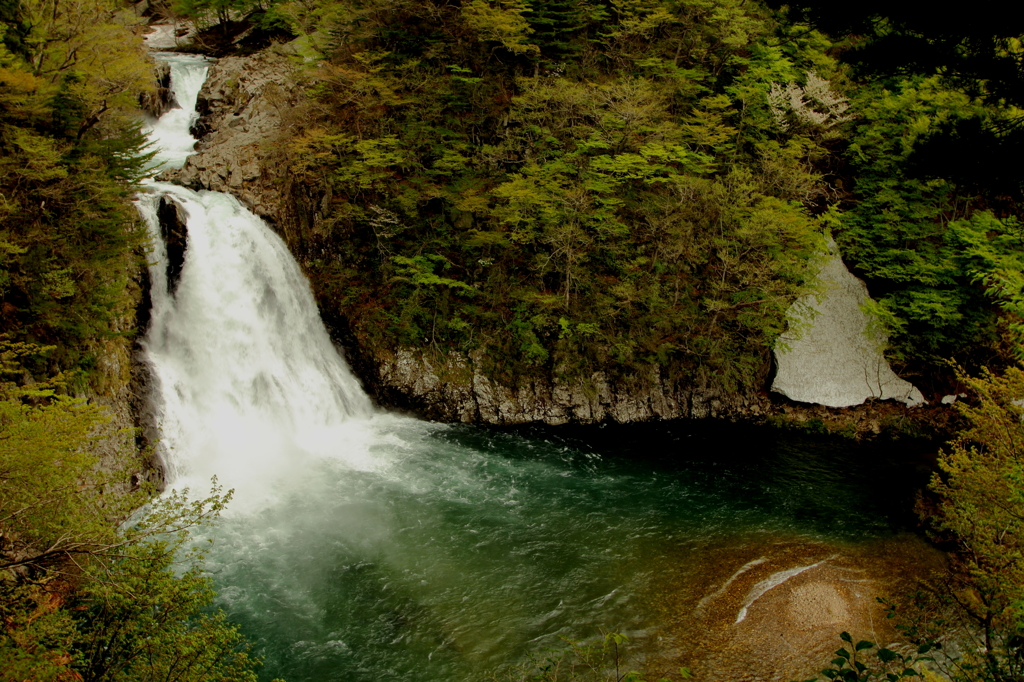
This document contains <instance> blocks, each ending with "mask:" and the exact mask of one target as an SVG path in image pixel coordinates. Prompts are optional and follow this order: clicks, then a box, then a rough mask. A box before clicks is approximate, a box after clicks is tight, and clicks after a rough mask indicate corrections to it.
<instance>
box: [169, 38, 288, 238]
mask: <svg viewBox="0 0 1024 682" xmlns="http://www.w3.org/2000/svg"><path fill="white" fill-rule="evenodd" d="M299 96H300V94H299V93H298V92H297V91H296V78H295V72H294V67H293V66H292V64H291V62H289V61H288V59H287V58H286V57H285V56H284V55H281V54H277V53H275V52H273V51H271V50H265V51H263V52H260V53H257V54H255V55H251V56H246V57H225V58H223V59H219V60H217V61H216V62H215V63H214V64H213V65H212V66H211V67H210V72H209V76H208V78H207V80H206V83H205V84H204V85H203V88H202V90H201V91H200V93H199V98H198V102H197V105H196V109H197V111H198V112H199V114H200V117H199V119H198V121H197V122H196V124H195V125H194V126H193V128H192V134H193V135H194V136H196V137H197V138H198V139H199V144H198V145H197V146H196V149H197V151H198V153H197V154H195V155H193V156H191V157H189V159H188V161H187V162H186V164H185V166H184V167H182V168H181V169H179V170H175V171H168V172H166V173H165V174H164V178H165V179H167V180H173V181H177V182H179V183H181V184H183V185H185V186H187V187H192V188H194V189H209V190H214V191H218V192H230V193H231V194H233V195H234V196H235V197H237V198H238V199H239V201H241V202H242V203H243V204H245V205H246V206H247V207H249V208H250V209H251V210H252V211H253V212H255V213H257V214H258V215H261V216H263V217H264V218H268V219H270V220H271V222H275V223H277V222H280V221H281V220H282V218H284V219H287V217H286V216H282V213H283V212H284V211H285V209H286V202H285V201H284V198H283V196H282V192H281V184H282V183H281V182H280V180H281V179H280V178H278V177H277V176H276V170H277V169H275V168H269V169H268V168H265V159H266V154H265V153H264V152H265V145H266V144H267V143H268V142H271V141H272V140H274V139H276V138H277V137H278V135H279V134H280V131H281V128H282V112H283V111H285V110H287V109H289V108H290V107H292V106H294V105H295V104H296V102H297V100H298V98H299Z"/></svg>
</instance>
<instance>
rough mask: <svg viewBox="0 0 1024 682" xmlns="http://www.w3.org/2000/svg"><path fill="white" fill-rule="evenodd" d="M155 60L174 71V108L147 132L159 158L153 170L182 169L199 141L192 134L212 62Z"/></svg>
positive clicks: (174, 57) (182, 57)
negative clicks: (197, 106)
mask: <svg viewBox="0 0 1024 682" xmlns="http://www.w3.org/2000/svg"><path fill="white" fill-rule="evenodd" d="M154 57H155V58H156V59H158V60H160V61H162V62H166V63H167V64H169V65H170V67H171V96H172V97H173V101H174V106H172V107H171V108H170V109H168V110H167V111H166V112H165V113H164V115H163V116H161V117H160V118H159V120H156V119H154V120H151V121H149V122H148V123H147V125H146V127H145V130H146V134H147V135H148V137H149V139H150V141H151V142H152V143H153V148H154V149H155V150H156V156H155V157H154V159H153V167H154V170H164V169H168V168H181V167H182V166H184V165H185V160H186V159H187V158H188V157H189V156H190V155H191V154H194V153H195V146H196V138H194V137H192V133H191V132H189V130H190V128H191V127H192V125H193V124H194V123H195V122H196V120H197V119H198V118H199V114H198V113H197V112H196V101H197V100H198V98H199V90H200V89H201V88H202V87H203V83H204V82H205V81H206V74H207V72H208V70H209V66H210V62H209V60H208V59H206V58H205V57H201V56H198V55H186V54H172V53H157V54H155V55H154Z"/></svg>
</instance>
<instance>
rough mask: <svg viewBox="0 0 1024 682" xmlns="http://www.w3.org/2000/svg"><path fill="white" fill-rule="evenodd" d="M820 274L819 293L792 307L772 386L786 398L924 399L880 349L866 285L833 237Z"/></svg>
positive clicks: (843, 402)
mask: <svg viewBox="0 0 1024 682" xmlns="http://www.w3.org/2000/svg"><path fill="white" fill-rule="evenodd" d="M829 249H830V254H829V257H828V259H827V260H826V261H825V264H824V266H823V267H822V268H821V271H820V272H819V274H818V278H819V281H820V282H821V284H822V286H823V289H824V291H823V293H821V294H820V295H817V296H815V295H808V296H805V297H803V298H802V299H801V300H799V301H797V302H796V303H795V304H794V305H793V307H792V308H791V309H790V317H791V320H793V321H795V325H794V327H795V331H790V332H787V333H785V334H783V335H782V336H780V337H779V341H778V343H777V344H776V346H775V361H776V364H777V367H778V370H777V372H776V375H775V381H774V383H773V384H772V390H773V391H775V392H776V393H781V394H782V395H784V396H786V397H787V398H789V399H790V400H796V401H798V402H803V403H815V404H818V405H825V406H827V407H850V406H852V405H860V404H862V403H864V402H865V401H867V400H869V399H872V398H874V399H877V400H890V399H892V400H899V401H900V402H902V403H904V404H906V405H920V404H923V403H924V396H922V395H921V392H920V391H919V390H918V389H917V388H915V387H914V386H913V384H911V383H910V382H909V381H905V380H903V379H901V378H899V377H898V376H896V373H895V372H893V371H892V368H891V367H889V363H888V361H886V359H885V356H884V355H883V353H882V351H883V350H884V349H885V345H886V342H887V339H886V337H885V335H884V334H882V333H880V332H879V331H878V330H877V329H875V328H874V327H873V326H872V324H871V318H870V316H869V315H868V313H866V312H865V311H864V309H863V306H864V304H865V303H866V302H867V301H869V300H870V299H869V297H868V289H867V286H866V285H865V284H864V282H863V281H861V280H860V279H858V278H857V277H855V276H854V275H853V274H852V273H851V272H850V271H849V270H847V269H846V266H845V265H844V264H843V260H842V258H840V256H839V250H838V247H837V246H836V244H835V242H834V241H830V243H829Z"/></svg>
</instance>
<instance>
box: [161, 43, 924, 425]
mask: <svg viewBox="0 0 1024 682" xmlns="http://www.w3.org/2000/svg"><path fill="white" fill-rule="evenodd" d="M277 50H280V48H272V49H269V50H264V51H263V52H261V53H258V54H256V55H253V56H250V57H227V58H223V59H220V60H219V61H217V62H216V63H215V65H214V66H213V67H212V68H211V70H210V75H209V78H208V80H207V82H206V85H205V86H204V88H203V91H202V93H201V94H200V99H199V109H200V113H201V115H202V116H201V119H200V120H199V122H198V123H197V125H196V129H195V131H196V132H197V133H198V134H199V136H201V142H200V144H199V146H198V150H199V153H198V154H196V155H194V156H192V157H190V159H189V161H188V163H187V164H186V165H185V166H184V168H182V169H181V170H178V171H172V172H169V173H167V175H166V176H165V177H166V179H171V180H174V181H177V182H180V183H181V184H183V185H186V186H189V187H192V188H195V189H211V190H216V191H223V192H230V193H232V194H234V195H235V196H236V197H238V198H239V199H240V200H241V201H242V202H243V203H244V204H246V205H247V206H249V207H250V208H251V209H252V210H253V211H254V212H255V213H257V214H259V215H261V216H262V217H264V218H265V219H267V220H268V222H270V223H271V224H272V225H273V226H274V228H275V229H276V230H277V231H278V233H279V234H281V236H282V237H283V238H284V239H285V241H286V242H287V243H288V245H289V247H290V248H291V250H292V252H293V253H295V254H296V256H297V258H298V260H299V261H300V263H302V262H308V261H309V260H310V259H312V258H319V259H324V258H334V257H337V256H336V255H334V254H332V253H330V252H329V244H330V240H329V239H327V240H325V239H322V238H319V239H318V238H314V237H316V236H317V234H318V232H319V230H320V224H321V221H322V219H323V212H324V211H325V210H326V206H327V204H328V203H329V201H330V197H325V196H315V195H314V192H315V190H311V189H310V188H309V187H307V186H304V185H302V184H300V183H296V182H293V181H292V179H291V178H289V177H288V175H287V173H286V172H284V170H283V164H280V163H278V161H277V160H278V159H280V158H281V155H282V154H283V151H282V147H283V146H284V145H286V144H287V143H288V141H289V138H288V135H289V131H290V129H291V126H292V125H293V123H294V120H293V119H292V118H290V117H291V116H294V111H295V109H296V107H298V106H299V105H300V104H301V102H302V101H303V100H304V94H303V93H302V92H301V90H300V87H301V86H300V85H298V79H297V78H296V74H295V67H294V66H293V63H292V61H291V60H290V58H289V56H288V55H287V54H285V53H284V52H283V51H277ZM313 243H315V244H317V246H316V247H315V249H316V251H315V252H314V247H311V246H310V244H313ZM325 244H327V245H328V246H327V247H325V246H324V245H325ZM325 249H326V251H325ZM315 293H317V292H315ZM318 299H319V300H320V302H321V306H322V308H323V311H322V312H323V314H324V317H325V320H326V321H327V322H328V325H329V326H330V327H332V331H333V333H334V335H335V338H336V339H338V340H339V341H341V343H342V345H343V346H344V347H345V348H346V351H347V353H348V356H349V358H348V359H349V361H350V363H351V364H352V365H353V368H354V369H355V371H356V372H357V374H358V375H359V376H360V378H361V379H362V381H363V382H364V384H365V386H366V388H367V389H368V390H369V391H370V392H371V393H372V394H373V395H374V396H375V397H376V398H377V400H378V401H379V402H380V403H381V404H382V405H384V406H387V407H392V408H399V409H406V410H411V411H414V412H416V413H419V414H421V415H423V416H425V417H427V418H432V419H438V420H443V421H462V422H472V423H487V424H518V423H529V422H543V423H547V424H562V423H595V422H603V421H617V422H634V421H645V420H651V419H675V418H705V417H724V418H754V419H763V418H766V417H770V416H772V415H777V416H782V417H783V418H784V419H791V420H795V421H805V420H808V419H812V418H817V419H822V420H823V421H825V422H826V423H833V424H837V425H839V426H842V427H843V428H848V427H850V426H852V428H853V429H854V430H856V431H858V432H869V431H875V432H877V431H878V430H879V428H880V426H879V424H880V423H881V421H883V420H887V419H889V418H890V417H892V415H890V414H889V413H896V412H898V413H900V414H901V415H902V414H904V412H905V411H906V408H905V407H904V406H901V405H891V404H885V405H873V406H869V407H866V408H863V409H860V410H859V411H858V410H857V409H856V408H852V409H847V410H840V411H838V412H837V411H835V410H831V411H830V410H828V409H827V408H824V407H821V406H815V405H798V404H795V403H792V402H790V401H788V400H785V399H784V398H779V397H772V396H769V394H768V392H767V390H764V391H758V392H753V391H748V392H735V391H727V390H724V389H723V388H722V387H721V386H718V385H716V382H715V381H714V378H713V377H707V378H705V379H703V380H698V381H690V382H680V381H676V380H673V379H671V378H669V377H666V376H664V373H663V371H662V369H661V368H660V367H659V366H657V365H650V366H648V367H647V369H646V371H641V372H637V373H635V374H632V375H628V376H620V377H612V376H610V375H609V374H608V373H606V372H604V371H595V372H592V373H590V374H589V375H586V376H578V377H573V378H570V379H563V378H561V377H559V376H558V373H557V371H551V372H550V373H547V374H540V373H535V374H533V375H531V376H522V377H516V378H515V379H513V380H509V379H507V378H505V379H497V378H495V377H494V376H492V375H491V374H489V373H488V372H487V370H486V368H487V367H488V366H489V365H491V364H493V363H489V362H487V360H488V359H487V358H484V357H481V356H480V355H479V353H470V354H468V355H467V354H462V353H458V352H435V351H434V350H433V349H426V350H425V349H423V348H399V347H394V348H382V347H377V346H373V345H370V344H368V343H367V342H366V341H365V340H361V339H359V338H357V337H356V336H355V335H354V334H353V333H352V332H351V328H350V326H349V325H348V322H349V321H347V320H344V319H341V318H340V316H339V315H338V314H337V311H335V310H331V309H330V308H331V306H330V301H325V300H324V298H323V297H322V296H320V295H318ZM769 379H770V378H769ZM766 387H767V383H766Z"/></svg>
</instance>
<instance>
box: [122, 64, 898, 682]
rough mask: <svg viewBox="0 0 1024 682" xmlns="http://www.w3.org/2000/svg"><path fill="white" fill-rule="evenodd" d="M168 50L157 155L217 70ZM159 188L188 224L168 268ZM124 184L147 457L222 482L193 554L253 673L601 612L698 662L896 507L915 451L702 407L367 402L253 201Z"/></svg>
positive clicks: (463, 657) (404, 656)
mask: <svg viewBox="0 0 1024 682" xmlns="http://www.w3.org/2000/svg"><path fill="white" fill-rule="evenodd" d="M159 58H160V59H164V60H165V61H167V62H169V63H170V65H171V72H172V89H173V92H174V97H175V101H176V103H177V106H176V107H174V108H172V109H170V110H169V111H168V112H167V113H166V114H165V115H164V116H163V117H161V119H160V120H159V121H151V122H150V124H149V130H150V135H151V139H152V140H153V141H154V144H155V145H157V146H158V147H159V150H158V151H159V153H158V154H157V156H156V160H155V162H156V164H158V165H157V166H156V167H155V170H156V169H159V168H173V167H178V166H180V165H182V164H183V163H185V161H186V159H187V157H188V155H189V154H190V153H193V152H192V150H193V148H194V145H195V140H194V139H193V138H192V136H191V135H190V134H189V132H188V128H189V126H190V125H192V124H193V123H194V121H195V118H196V115H195V113H194V109H195V101H196V97H197V95H198V92H199V88H200V87H201V85H202V81H203V79H204V78H205V74H206V70H207V68H208V64H207V62H206V61H205V60H204V59H203V58H200V57H195V56H188V55H173V54H168V55H160V56H159ZM161 200H163V201H166V202H170V203H172V204H174V205H175V206H176V207H177V208H178V210H179V212H180V214H182V215H184V216H186V217H187V220H186V222H187V231H188V239H187V248H186V249H185V260H184V265H183V266H182V268H181V272H180V276H179V277H178V278H177V282H176V284H175V285H174V286H172V285H171V284H170V283H169V282H168V276H167V272H168V256H167V253H166V249H165V247H164V246H163V244H162V242H161V238H160V225H159V221H158V217H157V213H158V208H159V204H160V202H161ZM136 203H137V205H138V207H139V210H140V213H141V214H142V216H143V218H144V219H145V221H146V223H147V225H148V226H149V229H150V232H151V234H152V235H153V252H152V255H151V259H150V260H151V276H150V281H151V290H152V291H151V300H152V311H151V315H150V322H149V328H148V330H147V332H146V335H145V339H144V341H143V350H144V353H145V358H146V361H147V363H148V365H149V367H150V370H151V374H152V384H153V389H152V395H151V396H150V405H151V408H150V409H151V410H152V415H153V420H154V422H155V424H156V425H157V428H158V430H159V433H160V442H159V452H160V454H161V457H162V458H163V462H164V464H165V467H166V470H167V472H166V473H167V481H168V485H169V486H170V487H174V488H178V489H180V488H182V487H191V488H192V489H194V490H199V491H201V490H203V489H205V486H207V485H208V484H209V481H210V479H211V477H213V476H216V477H217V478H218V480H219V481H220V482H221V483H222V484H224V486H225V487H227V488H232V489H234V490H235V498H234V500H233V501H232V503H231V505H230V506H229V508H228V510H227V512H226V513H225V515H224V518H222V520H221V522H220V524H219V525H218V526H217V527H216V528H215V529H214V530H213V531H211V533H212V536H211V538H212V539H213V540H214V544H213V549H212V550H211V551H210V553H209V555H208V560H207V570H208V571H209V574H210V575H211V576H212V578H213V580H214V583H215V585H216V587H217V590H218V593H219V597H218V601H217V604H218V606H219V607H220V608H222V609H223V610H224V611H225V612H226V614H227V616H228V618H229V619H230V620H231V621H233V622H236V623H238V624H240V626H241V627H242V630H243V632H245V633H246V634H247V635H248V636H249V638H250V640H251V641H252V642H253V644H254V650H255V652H256V653H257V654H258V655H260V656H262V657H264V658H265V660H266V665H265V668H264V670H263V673H262V674H261V679H266V680H270V679H273V678H275V677H282V678H285V679H287V680H289V682H299V681H303V680H309V681H314V680H315V681H317V682H320V681H325V680H345V681H346V682H353V681H363V680H365V681H366V682H370V681H371V680H384V679H386V680H408V681H409V682H425V681H433V680H436V681H438V682H440V681H446V682H454V681H456V680H471V679H482V678H484V677H486V675H487V674H489V671H493V670H496V669H499V668H501V667H502V666H505V665H508V664H515V663H518V662H522V661H524V660H526V659H527V655H528V654H529V653H530V652H537V651H543V649H544V648H545V647H558V646H559V645H561V644H562V640H561V639H560V638H563V637H564V638H572V639H588V638H595V637H600V632H601V630H602V629H604V630H606V631H607V630H611V631H616V632H622V633H625V634H628V635H629V636H630V637H631V638H632V639H633V640H634V641H635V642H636V643H637V646H638V651H639V652H640V653H639V654H638V655H639V656H640V658H639V659H638V660H639V661H640V663H645V662H646V663H647V664H649V665H653V666H655V667H657V666H661V665H663V664H664V665H666V666H667V665H668V663H666V661H678V660H682V661H684V662H689V661H691V660H696V657H698V656H699V655H703V654H700V653H699V650H700V648H701V647H707V646H712V644H709V643H708V642H709V641H710V640H708V639H707V637H711V636H712V635H711V634H708V633H718V632H722V633H726V632H732V630H728V628H735V627H747V626H750V627H753V625H751V623H755V624H756V623H757V622H758V621H757V618H756V613H755V612H756V610H757V609H758V607H759V605H760V604H762V603H764V602H765V601H767V598H768V594H769V590H772V591H774V592H777V591H778V590H780V589H781V588H780V587H778V586H779V585H781V584H782V582H783V581H784V580H786V579H787V578H789V576H793V578H792V580H797V579H800V580H805V579H807V577H808V576H811V575H812V574H814V573H815V571H820V570H822V569H821V567H822V566H825V565H826V564H827V565H828V566H831V567H832V568H833V569H834V570H837V571H838V570H847V571H856V570H861V569H859V568H856V567H852V568H851V567H850V566H853V563H852V562H854V559H850V558H847V559H843V558H842V557H840V556H839V554H838V553H837V550H836V546H837V545H839V546H842V547H844V548H846V549H844V550H843V552H845V554H843V556H845V557H859V556H862V555H864V556H870V557H874V559H872V560H875V559H877V556H882V555H884V553H885V552H888V551H890V549H891V546H890V545H886V544H885V543H886V542H888V540H887V539H888V538H891V537H892V535H893V533H894V532H896V531H897V530H899V529H900V528H901V527H902V526H903V525H904V522H905V519H904V518H903V517H902V516H900V514H901V513H902V512H901V511H899V510H902V509H903V508H904V501H905V500H904V498H905V497H906V496H907V491H906V490H903V489H902V488H898V487H893V486H894V485H895V484H892V483H890V481H894V480H901V477H902V479H905V478H906V474H905V473H901V472H902V471H903V470H902V469H898V467H899V466H903V465H900V464H894V463H893V462H894V461H904V460H905V459H906V458H903V460H900V458H898V457H892V456H891V454H892V453H891V452H888V451H886V450H885V449H884V448H881V447H876V448H874V449H873V450H866V449H864V448H859V447H858V446H857V445H855V444H853V443H846V444H838V445H837V444H836V443H834V442H825V441H822V440H821V439H816V438H814V437H810V436H807V437H804V438H803V439H801V438H793V437H790V438H789V439H787V438H784V437H783V436H781V435H779V434H778V433H776V432H774V431H765V430H758V429H756V428H754V427H747V426H737V425H728V426H725V427H723V426H722V425H716V424H713V423H709V424H696V423H691V424H675V425H673V424H665V425H660V426H659V425H635V426H628V427H627V426H622V427H607V428H600V427H594V428H591V429H589V430H581V429H578V430H573V429H568V428H567V429H564V430H561V431H554V430H552V429H543V430H542V429H533V430H518V431H512V430H495V429H491V430H486V429H479V428H475V427H471V426H462V425H458V426H453V425H445V424H437V423H430V422H425V421H422V420H418V419H416V418H413V417H409V416H404V415H398V414H393V413H389V412H387V411H384V410H380V409H377V408H375V407H374V406H373V405H372V403H371V400H370V398H369V397H368V396H367V395H366V394H365V393H364V391H363V390H362V388H361V387H360V385H359V382H358V380H357V379H356V378H355V377H354V376H353V374H352V372H351V371H350V369H349V368H348V366H347V365H346V363H345V361H344V359H343V358H342V357H341V355H339V353H338V351H337V349H336V348H335V346H334V345H333V343H332V342H331V339H330V338H329V336H328V334H327V331H326V330H325V328H324V325H323V323H322V321H321V320H320V317H319V313H318V310H317V307H316V305H315V301H314V298H313V295H312V293H311V291H310V287H309V283H308V282H307V280H306V279H305V277H304V276H303V274H302V272H301V270H300V268H299V266H298V264H297V263H296V262H295V260H294V259H293V258H292V256H291V254H290V253H289V252H288V249H287V247H286V246H285V244H284V243H283V241H282V240H281V239H280V238H279V237H278V236H277V235H276V234H274V232H273V231H272V230H271V229H270V228H269V227H268V226H267V225H266V224H265V223H264V222H263V221H262V220H261V219H260V218H259V217H257V216H255V215H253V214H252V213H251V212H249V211H248V210H247V209H246V208H245V207H244V206H242V205H241V204H240V203H239V202H238V201H237V200H236V199H234V198H233V197H231V196H230V195H227V194H222V193H218V192H212V191H193V190H190V189H186V188H183V187H180V186H177V185H174V184H171V183H167V182H159V181H156V180H151V181H147V183H146V184H145V186H144V188H143V191H142V192H141V193H140V195H139V197H138V199H137V202H136ZM909 466H911V467H912V466H913V464H912V463H911V464H910V465H909ZM893 472H896V473H893ZM872 543H875V544H872ZM878 543H881V544H878ZM879 547H881V548H882V549H878V548H879ZM887 547H888V548H890V549H885V548H887ZM872 548H874V549H872ZM873 552H874V554H872V553H873ZM876 555H877V556H876ZM837 557H839V558H837ZM887 560H889V559H887ZM787 561H788V562H789V563H786V562H787ZM843 561H847V564H849V566H848V565H847V564H844V563H843ZM879 561H880V560H879ZM892 561H895V559H892ZM908 561H909V559H908ZM737 569H739V570H738V571H737ZM890 569H891V567H888V568H886V570H890ZM785 571H790V573H785ZM729 576H732V577H729ZM766 576H767V577H766ZM772 576H775V577H774V578H773V577H772ZM778 576H782V577H778ZM837 584H838V583H837ZM759 585H760V586H761V587H757V586H759ZM766 586H767V587H766ZM755 588H756V589H755ZM757 589H760V590H762V592H757ZM736 590H739V592H737V593H736V594H735V595H733V592H735V591H736ZM751 590H753V592H752V591H751ZM750 594H754V595H755V596H754V597H753V598H749V597H747V595H750ZM733 597H734V600H733V601H730V599H733ZM745 597H747V601H748V602H749V603H743V604H742V608H743V612H742V617H739V618H738V616H739V615H740V614H739V612H738V611H737V609H738V608H739V607H740V605H741V602H743V599H744V598H745ZM748 612H749V613H748ZM741 621H742V624H741V625H737V624H738V623H740V622H741ZM716 628H719V629H716ZM837 632H838V631H837ZM686 633H690V634H686ZM715 636H717V635H715ZM722 636H723V637H725V636H726V635H724V634H723V635H722ZM702 638H704V639H702ZM716 641H717V640H716ZM723 641H725V640H723ZM729 641H731V640H729ZM709 665H710V664H709ZM709 669H714V668H713V667H712V668H709ZM727 677H728V675H725V676H724V677H720V679H726V678H727ZM711 678H714V675H711Z"/></svg>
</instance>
